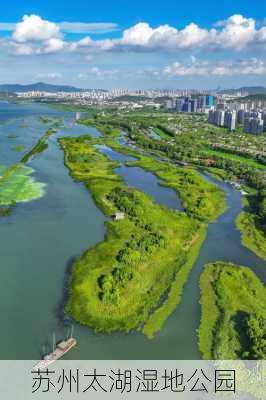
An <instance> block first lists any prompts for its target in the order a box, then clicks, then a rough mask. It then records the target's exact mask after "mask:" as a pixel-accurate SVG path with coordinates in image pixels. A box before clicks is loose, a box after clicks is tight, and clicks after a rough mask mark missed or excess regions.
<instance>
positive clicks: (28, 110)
mask: <svg viewBox="0 0 266 400" xmlns="http://www.w3.org/2000/svg"><path fill="white" fill-rule="evenodd" d="M40 115H47V116H50V117H56V118H60V119H61V120H62V122H63V126H62V128H60V129H59V130H58V132H57V134H56V135H54V136H52V137H51V138H50V139H49V147H48V149H47V150H46V151H44V152H43V153H42V154H40V155H38V156H37V157H35V158H34V159H33V160H32V161H31V162H30V163H29V166H30V167H31V168H33V169H34V174H33V176H34V178H35V179H36V180H38V181H40V182H43V183H45V184H46V192H45V195H44V196H43V197H42V198H41V199H38V200H35V201H32V202H29V203H23V204H19V205H17V206H16V208H15V209H14V211H13V213H12V215H11V216H9V217H5V218H1V220H0V222H1V223H0V254H1V258H0V260H1V279H0V311H1V317H2V318H1V330H0V343H1V345H0V359H38V358H40V356H41V354H42V353H43V352H44V351H48V350H51V343H52V333H53V332H55V334H56V338H57V340H60V339H62V338H63V337H64V336H65V335H66V334H67V330H68V328H67V327H68V326H69V321H68V318H67V316H64V314H63V313H62V309H63V303H64V300H65V298H64V296H65V292H66V284H67V279H68V276H69V271H70V268H71V265H72V263H73V260H74V259H75V257H78V256H79V255H80V254H82V252H83V251H84V250H85V249H87V248H88V247H91V246H94V245H95V244H96V243H98V242H100V241H101V240H103V239H104V234H105V221H106V218H105V216H104V215H103V214H102V213H101V211H99V210H98V209H97V207H96V206H95V204H94V202H93V200H92V197H91V195H90V193H88V191H87V190H86V189H85V188H84V186H83V185H82V184H79V183H76V182H74V181H73V180H72V178H71V177H70V176H69V171H68V169H67V168H65V166H64V164H63V152H62V150H61V149H60V148H59V146H58V143H57V139H58V137H61V136H65V135H70V136H74V135H75V136H76V135H80V134H85V133H88V134H91V135H97V134H98V132H97V130H96V129H95V128H90V127H85V126H81V125H77V124H75V123H74V114H72V113H62V112H58V111H56V110H53V109H49V108H47V107H45V106H42V105H37V104H29V105H11V104H7V103H0V164H3V165H10V164H12V163H14V162H16V161H18V160H19V159H20V157H21V153H17V152H15V151H14V150H13V146H14V145H19V144H22V143H23V144H24V145H25V151H26V149H29V148H30V147H31V146H32V144H33V143H35V142H36V141H37V140H38V138H39V137H40V136H41V135H42V134H43V132H45V130H46V129H47V126H48V125H46V124H43V123H42V122H41V121H40V119H39V117H40ZM10 132H13V133H16V134H17V135H18V137H16V138H13V139H11V138H8V135H9V134H10ZM113 156H114V157H117V155H115V154H113ZM123 157H124V156H123ZM126 159H127V157H125V158H123V160H122V159H120V161H121V163H122V164H121V167H119V168H118V170H117V172H118V173H120V174H121V175H122V176H123V177H124V179H125V180H126V182H127V183H128V184H129V185H130V186H134V187H137V188H138V189H140V190H144V191H145V192H147V193H149V194H150V195H151V196H152V197H153V198H154V199H155V201H158V202H159V203H161V204H166V205H168V206H169V207H172V208H176V209H178V208H179V207H180V203H179V200H178V199H177V197H176V196H175V193H173V191H172V190H171V189H169V188H165V187H163V186H160V185H159V184H158V181H157V178H156V177H155V176H154V175H153V174H151V173H148V172H147V171H143V170H142V169H140V168H138V169H136V168H135V167H134V168H129V167H125V166H124V161H125V160H126ZM208 179H211V178H208ZM216 183H217V182H216ZM218 185H219V186H220V187H221V188H222V189H223V190H224V191H225V192H226V194H227V203H228V209H227V211H226V212H225V213H224V214H223V215H222V216H221V217H220V218H219V219H218V220H217V222H215V223H213V224H210V225H209V228H208V234H207V238H206V241H205V242H204V244H203V247H202V249H201V252H200V255H199V258H198V260H197V262H196V264H195V266H194V268H193V271H192V273H191V275H190V278H189V280H188V282H187V284H186V286H185V290H184V295H183V298H182V302H181V304H180V305H179V306H178V307H177V309H176V311H175V312H174V313H173V314H172V315H171V317H170V318H169V319H168V320H167V322H166V323H165V325H164V327H163V329H162V330H161V332H160V333H159V334H158V335H157V336H156V338H155V339H154V340H148V339H146V338H145V337H144V336H143V335H142V334H140V333H130V334H128V335H124V334H118V333H117V334H112V335H103V334H95V333H94V332H92V330H90V329H88V328H85V327H81V326H79V325H78V324H75V323H74V335H75V337H77V340H78V347H77V348H76V349H74V350H73V351H72V352H70V353H69V354H68V355H67V358H68V359H190V358H191V359H197V358H200V355H199V353H198V349H197V342H196V339H197V337H196V329H197V327H198V323H199V311H200V310H199V304H198V300H199V289H198V281H199V275H200V272H201V270H202V268H203V266H204V264H205V263H207V262H210V261H217V260H225V261H232V262H235V263H238V264H243V265H246V266H249V267H251V268H252V269H253V270H254V271H255V272H256V273H257V275H258V276H260V277H261V278H262V279H264V280H265V279H266V277H265V272H266V270H265V263H264V262H263V260H261V259H259V258H258V257H256V256H255V255H254V254H253V253H252V252H250V251H249V250H247V249H246V248H245V247H243V246H242V245H241V242H240V235H239V232H238V231H237V230H236V229H235V226H234V220H235V217H236V215H237V214H238V213H239V212H240V211H241V195H240V193H239V192H238V191H236V190H234V189H233V188H232V187H231V186H230V185H228V184H226V183H218Z"/></svg>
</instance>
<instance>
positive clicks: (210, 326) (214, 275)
mask: <svg viewBox="0 0 266 400" xmlns="http://www.w3.org/2000/svg"><path fill="white" fill-rule="evenodd" d="M200 290H201V297H200V304H201V321H200V327H199V332H198V335H199V349H200V351H201V353H202V356H203V358H204V359H220V360H230V359H265V357H266V346H265V331H266V289H265V286H264V285H263V283H262V282H261V281H260V280H259V279H258V278H257V276H256V275H255V274H254V273H253V272H252V271H251V270H250V269H249V268H246V267H241V266H237V265H233V264H228V263H223V262H217V263H213V264H208V265H207V266H205V269H204V271H203V272H202V275H201V279H200Z"/></svg>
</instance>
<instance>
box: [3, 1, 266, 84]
mask: <svg viewBox="0 0 266 400" xmlns="http://www.w3.org/2000/svg"><path fill="white" fill-rule="evenodd" d="M125 3H127V2H124V1H116V2H112V6H113V7H111V4H110V2H109V3H108V2H106V1H104V2H101V4H100V5H96V4H94V5H90V6H88V5H86V4H84V2H82V1H80V0H78V1H76V3H75V6H73V5H70V4H67V5H65V4H64V6H63V3H62V2H61V1H55V2H54V4H53V9H52V10H51V9H50V8H49V7H46V5H47V2H46V1H40V2H38V5H36V4H34V6H31V2H29V4H28V5H27V6H26V7H25V6H22V5H21V4H19V2H17V1H13V2H12V4H10V5H5V6H4V12H3V15H4V17H3V16H2V17H1V19H0V54H1V63H0V74H1V80H0V83H21V84H25V83H33V82H36V81H45V82H48V83H54V84H60V85H61V84H70V85H74V86H77V87H81V88H89V87H91V88H96V87H97V88H103V89H105V88H106V89H113V88H115V87H121V88H129V89H136V88H143V89H149V88H169V89H170V88H180V89H184V88H195V89H203V88H206V89H215V88H217V87H222V88H229V87H234V88H237V87H241V86H257V85H262V86H264V85H265V83H264V82H265V77H266V57H265V48H266V20H265V17H264V16H265V13H266V6H265V5H263V4H258V7H256V3H258V2H257V0H256V1H255V2H254V1H253V2H252V4H251V2H247V1H244V2H240V1H236V2H234V5H230V4H225V3H227V2H225V1H224V2H220V4H219V5H215V4H213V3H212V2H211V1H209V0H208V1H206V2H204V7H202V5H200V4H198V3H196V2H195V1H192V2H190V8H189V9H188V5H186V4H181V5H178V6H177V5H176V4H175V3H176V2H174V1H168V2H167V3H166V5H164V8H163V10H161V9H159V8H157V7H154V6H152V5H151V3H150V2H145V4H144V5H140V4H139V3H140V2H139V1H137V4H136V3H135V4H134V7H133V6H130V5H129V4H125ZM60 7H61V8H60ZM59 8H60V13H59ZM58 15H60V19H59V18H58Z"/></svg>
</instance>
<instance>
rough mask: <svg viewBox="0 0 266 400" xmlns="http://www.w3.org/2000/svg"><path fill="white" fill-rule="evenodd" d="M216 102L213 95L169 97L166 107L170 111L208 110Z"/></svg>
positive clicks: (193, 111)
mask: <svg viewBox="0 0 266 400" xmlns="http://www.w3.org/2000/svg"><path fill="white" fill-rule="evenodd" d="M214 104H215V98H214V96H212V95H198V96H196V95H194V96H193V97H178V98H172V99H168V100H166V102H165V107H166V109H167V110H169V111H176V112H189V113H197V112H206V111H208V110H209V109H210V108H211V107H213V106H214Z"/></svg>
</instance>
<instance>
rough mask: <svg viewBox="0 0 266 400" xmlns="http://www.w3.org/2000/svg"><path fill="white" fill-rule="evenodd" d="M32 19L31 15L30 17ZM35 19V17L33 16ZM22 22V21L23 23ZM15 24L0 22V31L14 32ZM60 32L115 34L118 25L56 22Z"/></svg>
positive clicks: (110, 23) (109, 23)
mask: <svg viewBox="0 0 266 400" xmlns="http://www.w3.org/2000/svg"><path fill="white" fill-rule="evenodd" d="M30 17H32V15H31V16H30ZM35 17H36V16H35ZM23 22H24V21H23ZM16 25H17V24H16V23H15V22H0V31H5V32H8V31H14V30H15V29H16ZM56 25H57V26H58V28H59V29H60V30H61V31H62V32H66V33H79V34H95V35H96V34H99V35H100V34H104V33H110V32H116V31H118V30H119V25H118V24H115V23H113V22H92V23H86V22H68V21H63V22H58V23H57V24H56Z"/></svg>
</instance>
